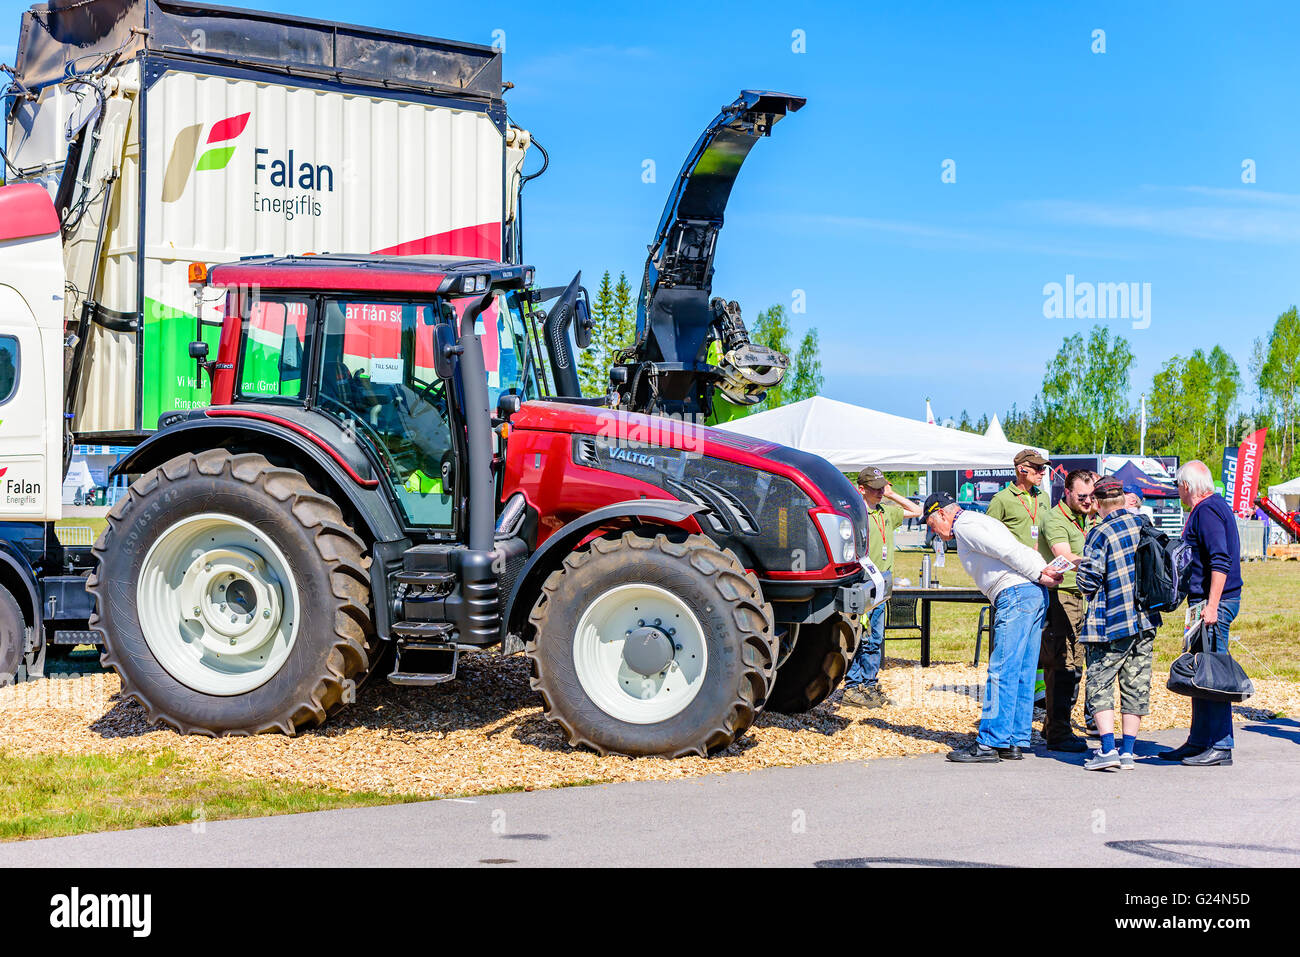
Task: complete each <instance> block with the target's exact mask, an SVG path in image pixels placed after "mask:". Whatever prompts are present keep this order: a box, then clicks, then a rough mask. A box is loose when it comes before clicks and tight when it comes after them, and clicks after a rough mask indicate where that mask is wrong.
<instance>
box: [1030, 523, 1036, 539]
mask: <svg viewBox="0 0 1300 957" xmlns="http://www.w3.org/2000/svg"><path fill="white" fill-rule="evenodd" d="M1029 537H1030V538H1037V537H1038V526H1037V525H1030V526H1029Z"/></svg>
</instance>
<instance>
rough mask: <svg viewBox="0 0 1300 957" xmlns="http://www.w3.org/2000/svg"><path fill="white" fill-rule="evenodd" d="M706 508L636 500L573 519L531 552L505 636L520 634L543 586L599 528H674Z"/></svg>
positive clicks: (508, 609) (508, 611)
mask: <svg viewBox="0 0 1300 957" xmlns="http://www.w3.org/2000/svg"><path fill="white" fill-rule="evenodd" d="M705 508H706V507H705V506H703V505H697V504H696V503H694V502H679V501H677V500H676V499H671V498H639V499H631V500H629V501H626V502H615V503H614V504H613V505H606V506H604V507H603V508H598V509H596V510H595V511H593V512H588V513H587V514H586V515H584V516H582V517H581V518H577V519H574V520H573V521H572V522H570V523H569V524H568V525H565V526H564V527H563V528H561V529H560V530H559V531H558V532H556V533H555V534H553V535H552V536H551V537H550V538H548V539H547V540H546V541H545V542H544V543H543V544H542V547H541V548H539V549H537V551H535V552H533V554H532V556H531V557H529V559H528V562H527V564H525V565H524V567H523V569H522V570H521V571H520V572H519V577H518V578H516V579H515V584H514V587H513V588H511V589H510V597H509V599H507V601H506V606H505V609H504V611H505V614H504V615H503V616H502V617H503V619H504V621H505V623H506V629H505V633H506V634H507V635H517V634H521V633H522V631H523V627H524V622H525V621H527V619H528V613H529V612H530V611H532V608H533V603H534V601H535V600H536V596H537V594H538V592H540V591H541V588H542V582H544V581H545V580H546V577H547V576H548V575H550V574H551V572H553V571H555V569H556V568H558V567H559V565H560V562H562V561H563V560H564V556H565V555H567V554H568V553H569V552H571V551H572V550H573V548H574V546H576V545H577V544H578V543H579V542H580V541H582V540H583V539H584V538H586V537H587V536H588V535H589V534H590V533H591V532H594V531H595V530H596V529H598V528H600V527H601V526H602V525H608V524H609V523H610V522H613V521H617V520H619V519H638V520H641V521H645V522H649V523H651V524H656V523H658V524H665V525H677V524H678V523H680V522H684V521H685V520H686V519H688V518H690V517H691V516H693V515H695V514H696V513H697V512H702V511H704V510H705Z"/></svg>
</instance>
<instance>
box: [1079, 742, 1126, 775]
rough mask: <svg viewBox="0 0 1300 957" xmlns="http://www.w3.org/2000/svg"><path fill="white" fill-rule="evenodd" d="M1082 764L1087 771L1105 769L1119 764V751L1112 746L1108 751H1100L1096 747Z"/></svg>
mask: <svg viewBox="0 0 1300 957" xmlns="http://www.w3.org/2000/svg"><path fill="white" fill-rule="evenodd" d="M1083 766H1084V768H1085V769H1086V770H1088V771H1107V770H1109V769H1110V768H1117V767H1119V766H1120V760H1119V752H1118V751H1117V750H1115V749H1114V748H1111V749H1110V750H1109V751H1102V750H1101V749H1100V748H1098V749H1097V750H1096V751H1094V752H1092V754H1091V755H1090V756H1089V757H1088V760H1086V761H1084V762H1083Z"/></svg>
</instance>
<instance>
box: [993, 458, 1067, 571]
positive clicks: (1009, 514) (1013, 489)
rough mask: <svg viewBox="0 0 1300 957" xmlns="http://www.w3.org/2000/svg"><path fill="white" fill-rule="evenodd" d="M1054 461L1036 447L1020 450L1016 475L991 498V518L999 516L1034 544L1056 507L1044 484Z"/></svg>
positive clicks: (1016, 463) (1020, 535)
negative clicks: (1045, 490) (1040, 452)
mask: <svg viewBox="0 0 1300 957" xmlns="http://www.w3.org/2000/svg"><path fill="white" fill-rule="evenodd" d="M1050 464H1051V463H1050V462H1048V461H1047V459H1045V458H1043V456H1042V455H1041V454H1039V453H1038V452H1037V451H1035V450H1034V449H1023V450H1022V451H1020V452H1017V453H1016V458H1015V462H1014V465H1015V470H1016V474H1015V477H1014V478H1013V479H1012V480H1011V484H1010V485H1008V486H1007V487H1006V488H1004V489H1002V490H1001V491H1000V492H998V493H997V494H996V495H994V496H993V498H992V500H991V501H990V502H989V511H988V516H989V518H996V519H997V520H998V521H999V522H1001V523H1002V524H1003V525H1005V526H1006V527H1007V528H1009V529H1011V534H1012V535H1014V536H1016V538H1017V539H1019V541H1020V542H1021V543H1022V544H1024V545H1028V546H1029V547H1030V548H1038V541H1039V538H1040V537H1041V536H1042V529H1043V523H1045V522H1046V521H1047V513H1048V512H1050V511H1051V510H1052V497H1051V495H1050V494H1049V493H1047V492H1044V491H1043V489H1042V488H1041V486H1042V483H1043V476H1044V475H1046V474H1047V467H1048V466H1049V465H1050ZM1049 560H1050V556H1049Z"/></svg>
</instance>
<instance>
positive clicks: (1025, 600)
mask: <svg viewBox="0 0 1300 957" xmlns="http://www.w3.org/2000/svg"><path fill="white" fill-rule="evenodd" d="M922 514H923V515H924V516H925V521H926V524H927V525H928V526H929V527H930V530H931V531H933V532H934V533H935V534H936V535H938V536H939V537H941V538H943V539H946V540H949V541H951V540H954V539H955V540H956V542H957V557H958V559H960V560H961V563H962V567H964V568H965V569H966V572H967V574H969V575H970V577H971V578H973V579H974V580H975V584H976V586H977V587H978V588H979V590H980V591H982V592H983V593H984V595H985V597H986V598H988V600H989V601H990V602H992V604H993V631H994V634H995V635H996V637H997V640H996V641H995V642H994V644H993V650H992V651H991V652H990V654H989V674H988V683H987V685H986V686H985V689H984V704H983V708H982V710H981V714H980V723H979V731H978V733H977V734H976V736H975V740H974V741H973V742H972V743H971V745H970V746H969V747H967V748H959V749H957V750H955V751H953V752H952V753H950V754H949V755H948V760H949V761H956V762H959V763H962V764H970V763H985V762H987V763H994V762H997V761H1001V760H1003V759H1008V760H1012V761H1015V760H1019V759H1020V758H1021V757H1023V753H1022V750H1021V749H1023V748H1026V747H1028V746H1029V739H1030V735H1031V734H1032V733H1033V721H1034V673H1035V671H1037V669H1038V648H1039V643H1040V642H1041V640H1042V636H1043V619H1044V617H1045V616H1046V613H1047V588H1048V587H1055V586H1057V585H1059V584H1060V583H1061V573H1060V572H1059V571H1056V570H1055V569H1053V568H1051V567H1049V564H1048V562H1047V560H1046V559H1044V558H1043V556H1042V555H1041V554H1040V553H1039V551H1038V549H1037V548H1036V547H1031V546H1029V545H1026V544H1024V543H1023V542H1021V541H1020V540H1019V539H1018V538H1016V536H1015V535H1013V534H1012V533H1011V531H1010V530H1009V529H1008V528H1007V527H1006V526H1005V525H1003V524H1002V523H1001V522H999V521H997V520H996V519H993V518H989V516H987V515H981V514H980V513H979V512H975V511H963V510H962V508H961V507H960V506H959V505H957V504H956V503H955V502H953V500H952V498H950V497H949V496H948V495H947V494H945V493H943V492H938V493H936V494H934V495H931V496H930V497H929V498H928V499H926V502H925V507H924V509H923V510H922Z"/></svg>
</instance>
